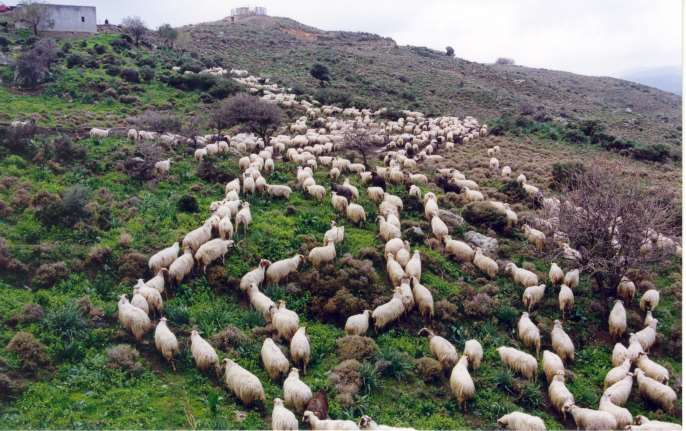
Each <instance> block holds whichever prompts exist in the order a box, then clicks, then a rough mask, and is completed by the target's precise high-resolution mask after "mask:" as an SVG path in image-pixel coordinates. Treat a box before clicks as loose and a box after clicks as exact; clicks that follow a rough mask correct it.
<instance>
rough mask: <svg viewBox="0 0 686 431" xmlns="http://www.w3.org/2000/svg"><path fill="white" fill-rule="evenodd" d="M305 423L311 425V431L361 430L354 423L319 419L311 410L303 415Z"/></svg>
mask: <svg viewBox="0 0 686 431" xmlns="http://www.w3.org/2000/svg"><path fill="white" fill-rule="evenodd" d="M303 422H305V423H306V424H309V425H310V429H313V430H332V431H347V430H358V429H359V428H358V427H357V424H356V423H355V422H353V421H344V420H334V419H319V418H318V417H317V416H316V415H315V414H314V413H312V412H311V411H309V410H308V411H306V412H305V413H304V414H303Z"/></svg>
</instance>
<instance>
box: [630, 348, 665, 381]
mask: <svg viewBox="0 0 686 431" xmlns="http://www.w3.org/2000/svg"><path fill="white" fill-rule="evenodd" d="M636 366H637V367H638V368H640V369H641V371H643V372H644V373H645V375H646V376H648V377H650V378H651V379H654V380H656V381H658V382H660V383H663V384H667V382H669V371H668V370H667V368H665V367H663V366H662V365H660V364H658V363H657V362H655V361H653V360H652V359H650V358H649V357H648V354H647V353H641V354H639V355H638V360H637V361H636Z"/></svg>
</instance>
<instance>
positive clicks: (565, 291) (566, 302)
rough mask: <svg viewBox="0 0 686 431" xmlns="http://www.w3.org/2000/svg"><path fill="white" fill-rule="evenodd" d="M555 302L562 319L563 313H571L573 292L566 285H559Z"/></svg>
mask: <svg viewBox="0 0 686 431" xmlns="http://www.w3.org/2000/svg"><path fill="white" fill-rule="evenodd" d="M557 300H558V302H559V304H560V312H562V318H563V319H564V317H565V312H567V311H571V310H572V308H574V291H573V290H572V289H570V288H569V286H567V285H566V284H561V285H560V293H559V294H558V295H557Z"/></svg>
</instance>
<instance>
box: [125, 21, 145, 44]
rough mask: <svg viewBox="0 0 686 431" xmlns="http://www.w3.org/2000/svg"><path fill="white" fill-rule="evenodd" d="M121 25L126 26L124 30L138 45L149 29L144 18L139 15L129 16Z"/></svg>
mask: <svg viewBox="0 0 686 431" xmlns="http://www.w3.org/2000/svg"><path fill="white" fill-rule="evenodd" d="M121 25H122V27H124V31H125V32H126V33H127V34H128V35H129V36H131V37H132V38H133V43H134V44H136V45H138V43H139V42H140V40H141V38H142V37H143V36H144V35H145V33H146V32H147V31H148V28H147V27H146V26H145V23H144V22H143V20H142V19H141V18H140V17H137V16H127V17H126V18H124V19H123V20H122V21H121Z"/></svg>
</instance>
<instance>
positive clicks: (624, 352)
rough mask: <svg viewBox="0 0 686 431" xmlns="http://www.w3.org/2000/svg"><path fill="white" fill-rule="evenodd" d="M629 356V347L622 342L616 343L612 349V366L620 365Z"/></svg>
mask: <svg viewBox="0 0 686 431" xmlns="http://www.w3.org/2000/svg"><path fill="white" fill-rule="evenodd" d="M639 347H640V345H639ZM627 358H629V351H628V349H627V348H626V347H624V345H623V344H622V343H616V344H615V346H614V347H613V349H612V366H613V367H618V366H619V365H621V364H622V363H623V362H624V360H625V359H627ZM629 359H630V358H629ZM630 360H631V359H630Z"/></svg>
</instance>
